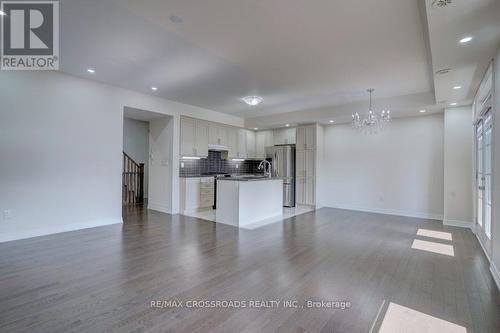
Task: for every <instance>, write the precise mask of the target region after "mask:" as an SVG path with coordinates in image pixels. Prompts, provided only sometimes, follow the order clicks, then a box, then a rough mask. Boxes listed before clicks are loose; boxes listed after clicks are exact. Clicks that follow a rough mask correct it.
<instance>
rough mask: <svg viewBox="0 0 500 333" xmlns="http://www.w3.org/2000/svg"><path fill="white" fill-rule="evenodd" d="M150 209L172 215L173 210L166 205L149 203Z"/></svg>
mask: <svg viewBox="0 0 500 333" xmlns="http://www.w3.org/2000/svg"><path fill="white" fill-rule="evenodd" d="M148 209H151V210H155V211H157V212H160V213H165V214H172V208H170V207H169V206H166V205H162V204H157V203H154V202H148Z"/></svg>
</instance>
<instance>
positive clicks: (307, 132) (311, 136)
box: [296, 125, 316, 150]
mask: <svg viewBox="0 0 500 333" xmlns="http://www.w3.org/2000/svg"><path fill="white" fill-rule="evenodd" d="M296 147H297V150H306V149H316V125H309V126H299V127H297V139H296Z"/></svg>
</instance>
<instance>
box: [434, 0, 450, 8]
mask: <svg viewBox="0 0 500 333" xmlns="http://www.w3.org/2000/svg"><path fill="white" fill-rule="evenodd" d="M449 4H451V0H434V2H433V3H432V7H434V8H442V7H445V6H448V5H449Z"/></svg>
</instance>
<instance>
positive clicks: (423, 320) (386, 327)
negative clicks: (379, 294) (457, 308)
mask: <svg viewBox="0 0 500 333" xmlns="http://www.w3.org/2000/svg"><path fill="white" fill-rule="evenodd" d="M378 332H379V333H399V332H404V333H467V329H466V328H465V327H463V326H460V325H457V324H453V323H450V322H449V321H446V320H443V319H439V318H436V317H433V316H430V315H428V314H425V313H422V312H420V311H416V310H413V309H410V308H407V307H404V306H402V305H399V304H396V303H389V307H388V308H387V311H386V313H385V316H384V320H383V321H382V325H381V326H380V329H379V331H378Z"/></svg>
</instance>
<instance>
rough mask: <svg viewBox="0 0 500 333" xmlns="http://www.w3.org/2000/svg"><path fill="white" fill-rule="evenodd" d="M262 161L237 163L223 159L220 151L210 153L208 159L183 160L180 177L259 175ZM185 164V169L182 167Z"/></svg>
mask: <svg viewBox="0 0 500 333" xmlns="http://www.w3.org/2000/svg"><path fill="white" fill-rule="evenodd" d="M259 163H260V161H252V160H248V161H242V162H236V161H231V160H224V159H222V158H221V152H220V151H209V152H208V157H207V158H202V159H200V160H182V159H181V161H180V165H179V175H180V176H181V177H182V176H198V175H201V174H208V173H228V174H246V173H249V174H257V173H262V170H257V167H258V166H259ZM182 164H184V167H182Z"/></svg>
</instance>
